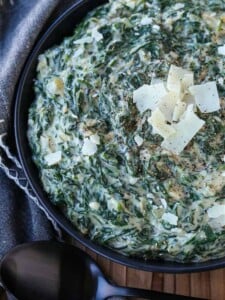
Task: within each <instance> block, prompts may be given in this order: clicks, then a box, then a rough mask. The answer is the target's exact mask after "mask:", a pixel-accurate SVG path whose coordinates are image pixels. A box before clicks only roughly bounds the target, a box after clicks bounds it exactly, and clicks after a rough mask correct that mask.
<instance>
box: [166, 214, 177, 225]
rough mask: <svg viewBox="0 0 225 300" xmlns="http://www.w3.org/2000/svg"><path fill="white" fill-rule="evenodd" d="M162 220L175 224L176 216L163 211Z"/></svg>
mask: <svg viewBox="0 0 225 300" xmlns="http://www.w3.org/2000/svg"><path fill="white" fill-rule="evenodd" d="M162 220H163V221H165V222H167V223H169V224H171V225H174V226H177V221H178V217H177V216H176V215H174V214H171V213H164V214H163V215H162Z"/></svg>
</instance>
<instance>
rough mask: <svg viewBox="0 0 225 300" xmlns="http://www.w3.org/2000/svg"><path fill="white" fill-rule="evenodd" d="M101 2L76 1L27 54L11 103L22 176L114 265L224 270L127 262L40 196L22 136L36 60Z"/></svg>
mask: <svg viewBox="0 0 225 300" xmlns="http://www.w3.org/2000/svg"><path fill="white" fill-rule="evenodd" d="M105 2H106V1H104V0H95V1H93V0H83V1H82V0H79V1H76V2H75V3H74V4H73V5H72V7H70V8H69V9H68V10H67V11H66V12H65V13H63V14H62V15H61V16H60V17H59V18H58V19H57V20H56V21H55V22H54V23H53V24H52V25H51V26H50V27H49V29H48V30H47V31H46V32H45V33H44V35H43V36H42V37H41V38H40V39H39V41H38V42H37V44H36V46H35V47H34V49H33V51H32V52H31V54H30V56H29V58H28V60H27V62H26V65H25V68H24V71H23V73H22V76H21V78H20V81H19V85H18V90H17V97H16V103H15V116H14V118H15V119H14V121H15V123H14V126H15V137H16V144H17V150H18V153H19V157H20V161H21V164H22V166H23V169H24V172H25V174H26V176H27V178H28V180H29V183H30V185H31V187H32V189H33V191H34V192H35V194H36V196H37V198H38V199H39V201H40V202H41V204H42V205H43V207H44V208H45V209H46V211H47V212H48V213H49V215H50V216H51V217H52V218H53V219H54V220H55V221H56V222H57V223H58V224H59V225H60V226H61V227H62V228H63V229H64V230H65V231H66V232H67V233H68V234H69V235H71V236H72V237H73V238H75V239H76V240H78V241H79V242H81V243H82V244H83V245H85V246H86V247H88V248H90V249H91V250H93V251H95V252H96V253H98V254H101V255H103V256H105V257H107V258H109V259H111V260H113V261H115V262H117V263H120V264H123V265H126V266H129V267H133V268H136V269H142V270H146V271H152V272H167V273H184V272H200V271H206V270H210V269H216V268H221V267H224V266H225V258H223V259H216V260H212V261H209V262H205V263H188V264H181V263H174V262H168V261H165V262H164V261H156V260H148V261H144V260H141V259H134V258H129V257H126V256H123V255H120V254H118V253H116V252H113V251H111V250H109V249H106V248H104V247H102V246H99V245H96V244H94V243H93V242H91V241H90V240H89V239H88V238H86V237H84V236H82V235H81V234H80V233H79V232H78V231H77V230H76V229H75V228H74V226H73V225H72V224H71V223H70V221H69V220H67V219H66V217H65V216H64V215H63V214H62V213H61V212H60V210H59V209H58V208H57V207H55V206H54V205H53V204H52V203H51V202H50V200H49V199H48V196H47V195H46V193H45V192H44V190H43V188H42V185H41V181H40V179H39V175H38V171H37V168H36V166H35V165H34V163H33V162H32V158H31V157H32V154H31V150H30V148H29V145H28V140H27V136H26V132H27V119H28V109H29V106H30V104H31V102H32V101H33V100H34V92H33V79H34V78H35V75H36V71H35V70H36V66H37V57H38V55H39V54H41V53H43V52H44V51H45V50H46V49H48V48H50V47H52V46H54V45H56V44H59V43H60V42H61V41H62V40H63V38H64V37H66V36H70V35H72V33H73V31H74V28H75V26H76V24H77V23H78V22H79V21H80V20H81V19H82V18H83V17H84V16H85V15H86V14H87V12H88V11H90V10H91V9H93V8H94V7H96V6H98V5H100V4H103V3H105Z"/></svg>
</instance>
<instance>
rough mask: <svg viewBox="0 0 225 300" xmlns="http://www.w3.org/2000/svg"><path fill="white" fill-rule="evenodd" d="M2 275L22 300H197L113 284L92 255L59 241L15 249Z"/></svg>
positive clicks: (9, 288) (2, 264) (35, 243)
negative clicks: (126, 299) (135, 299)
mask: <svg viewBox="0 0 225 300" xmlns="http://www.w3.org/2000/svg"><path fill="white" fill-rule="evenodd" d="M0 276H1V280H2V283H3V285H4V287H5V288H6V289H7V290H8V291H9V292H11V293H12V294H13V295H14V296H15V297H16V298H18V299H19V300H40V299H41V300H103V299H107V298H108V297H110V296H126V297H129V296H136V297H140V298H144V299H152V300H160V299H162V300H187V299H197V298H191V297H185V296H178V295H173V294H165V293H161V292H156V291H149V290H142V289H135V288H126V287H119V286H115V285H113V284H110V283H109V281H108V280H107V279H106V278H105V277H104V275H103V273H102V271H101V270H100V269H99V267H98V266H97V265H96V263H95V261H94V260H93V259H92V258H91V257H90V256H89V255H87V254H86V253H85V252H83V251H81V250H80V249H78V248H76V247H74V246H72V245H68V244H64V243H60V242H50V241H41V242H33V243H29V244H23V245H21V246H18V247H16V248H14V249H12V250H11V251H10V252H9V253H8V254H6V256H5V257H4V258H3V260H2V262H1V267H0Z"/></svg>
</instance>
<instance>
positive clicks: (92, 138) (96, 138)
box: [89, 133, 100, 145]
mask: <svg viewBox="0 0 225 300" xmlns="http://www.w3.org/2000/svg"><path fill="white" fill-rule="evenodd" d="M89 138H90V141H91V142H93V143H94V144H96V145H100V137H99V135H98V134H97V133H96V134H92V135H91V136H90V137H89Z"/></svg>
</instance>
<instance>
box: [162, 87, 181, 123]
mask: <svg viewBox="0 0 225 300" xmlns="http://www.w3.org/2000/svg"><path fill="white" fill-rule="evenodd" d="M177 102H180V97H179V95H178V94H177V93H175V92H169V93H167V94H166V95H165V96H164V97H162V98H161V100H160V102H159V105H158V107H159V109H160V110H161V112H162V113H163V115H164V117H165V119H166V121H168V122H170V123H171V122H172V119H173V112H174V109H175V106H176V104H177Z"/></svg>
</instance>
